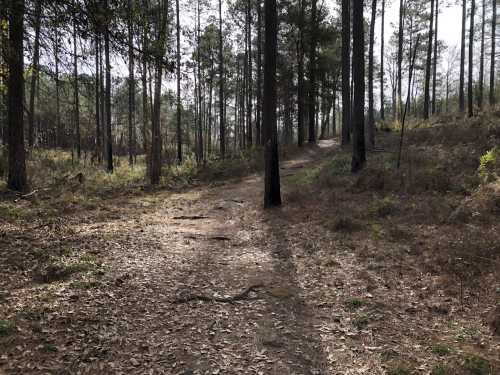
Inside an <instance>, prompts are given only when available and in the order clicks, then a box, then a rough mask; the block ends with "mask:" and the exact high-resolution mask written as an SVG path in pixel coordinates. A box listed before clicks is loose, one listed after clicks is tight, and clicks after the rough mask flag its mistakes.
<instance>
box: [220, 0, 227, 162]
mask: <svg viewBox="0 0 500 375" xmlns="http://www.w3.org/2000/svg"><path fill="white" fill-rule="evenodd" d="M219 132H220V135H219V138H220V139H219V142H220V154H221V157H222V159H224V158H225V156H226V124H225V123H224V55H223V44H222V0H219Z"/></svg>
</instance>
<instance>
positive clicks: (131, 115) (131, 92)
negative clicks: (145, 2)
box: [127, 0, 136, 165]
mask: <svg viewBox="0 0 500 375" xmlns="http://www.w3.org/2000/svg"><path fill="white" fill-rule="evenodd" d="M127 21H128V25H127V26H128V163H129V165H133V164H134V160H135V144H136V142H135V139H136V135H135V61H134V6H133V2H132V0H128V20H127Z"/></svg>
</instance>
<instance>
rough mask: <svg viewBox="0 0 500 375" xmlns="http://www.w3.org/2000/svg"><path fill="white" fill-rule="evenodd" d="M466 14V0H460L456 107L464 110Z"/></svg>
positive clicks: (461, 110)
mask: <svg viewBox="0 0 500 375" xmlns="http://www.w3.org/2000/svg"><path fill="white" fill-rule="evenodd" d="M466 16H467V8H466V0H462V36H461V42H460V84H459V89H458V109H459V110H460V112H464V111H465V92H464V83H465V80H464V78H465V22H466Z"/></svg>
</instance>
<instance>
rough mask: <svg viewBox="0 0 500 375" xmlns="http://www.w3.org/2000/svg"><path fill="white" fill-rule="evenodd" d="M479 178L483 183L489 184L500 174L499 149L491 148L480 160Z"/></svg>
mask: <svg viewBox="0 0 500 375" xmlns="http://www.w3.org/2000/svg"><path fill="white" fill-rule="evenodd" d="M478 171H479V176H480V177H481V179H482V180H483V181H484V182H491V181H494V180H495V179H497V178H498V176H499V174H500V147H498V146H496V147H493V148H492V149H491V150H489V151H487V152H486V153H485V154H484V155H483V156H481V158H480V163H479V170H478Z"/></svg>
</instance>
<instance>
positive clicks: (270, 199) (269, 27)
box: [263, 0, 281, 208]
mask: <svg viewBox="0 0 500 375" xmlns="http://www.w3.org/2000/svg"><path fill="white" fill-rule="evenodd" d="M264 11H265V13H264V14H265V16H264V20H265V33H264V35H265V45H264V97H263V125H264V135H265V138H264V142H265V178H264V207H266V208H269V207H273V206H279V205H281V193H280V175H279V173H280V170H279V154H278V131H277V128H276V102H277V96H276V58H277V44H278V43H277V42H278V40H277V39H278V38H277V36H278V14H277V9H276V0H264Z"/></svg>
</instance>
